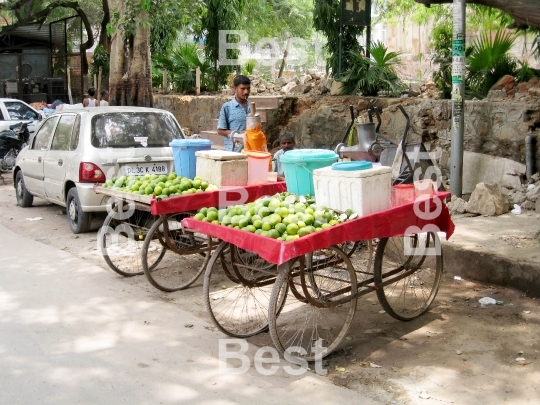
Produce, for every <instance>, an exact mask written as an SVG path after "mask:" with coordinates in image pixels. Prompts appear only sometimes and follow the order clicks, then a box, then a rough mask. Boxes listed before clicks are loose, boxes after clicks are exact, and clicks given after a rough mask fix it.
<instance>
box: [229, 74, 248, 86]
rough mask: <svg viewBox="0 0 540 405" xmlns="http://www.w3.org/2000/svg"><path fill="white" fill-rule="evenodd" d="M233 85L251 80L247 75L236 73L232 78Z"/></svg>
mask: <svg viewBox="0 0 540 405" xmlns="http://www.w3.org/2000/svg"><path fill="white" fill-rule="evenodd" d="M233 84H234V87H238V86H240V85H241V84H246V85H247V84H251V80H249V77H247V76H244V75H238V76H236V77H235V78H234V80H233Z"/></svg>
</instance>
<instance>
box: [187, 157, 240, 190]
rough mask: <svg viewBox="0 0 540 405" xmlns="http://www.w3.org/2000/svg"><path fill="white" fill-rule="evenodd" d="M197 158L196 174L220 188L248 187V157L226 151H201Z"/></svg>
mask: <svg viewBox="0 0 540 405" xmlns="http://www.w3.org/2000/svg"><path fill="white" fill-rule="evenodd" d="M195 156H196V157H197V166H196V174H197V176H199V177H201V178H202V179H203V180H205V181H207V182H208V183H210V184H215V185H216V186H218V187H226V186H246V185H247V181H248V161H247V156H246V155H244V154H242V153H236V152H228V151H224V150H201V151H197V152H195Z"/></svg>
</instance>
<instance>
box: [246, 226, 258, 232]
mask: <svg viewBox="0 0 540 405" xmlns="http://www.w3.org/2000/svg"><path fill="white" fill-rule="evenodd" d="M246 229H247V230H248V232H251V233H255V232H256V231H257V229H255V227H254V226H253V225H248V226H246Z"/></svg>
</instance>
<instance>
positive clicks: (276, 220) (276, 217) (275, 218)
mask: <svg viewBox="0 0 540 405" xmlns="http://www.w3.org/2000/svg"><path fill="white" fill-rule="evenodd" d="M266 218H268V222H269V223H270V225H272V227H275V226H276V225H277V224H279V223H280V222H281V217H280V216H279V215H278V214H271V215H269V216H267V217H266ZM266 218H265V219H266Z"/></svg>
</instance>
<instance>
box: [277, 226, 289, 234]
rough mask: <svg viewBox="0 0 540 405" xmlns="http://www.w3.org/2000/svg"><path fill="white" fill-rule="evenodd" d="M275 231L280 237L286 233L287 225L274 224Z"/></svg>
mask: <svg viewBox="0 0 540 405" xmlns="http://www.w3.org/2000/svg"><path fill="white" fill-rule="evenodd" d="M275 230H276V231H278V232H279V234H280V235H282V234H283V233H284V232H286V231H287V225H285V224H284V223H279V224H276V227H275Z"/></svg>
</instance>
